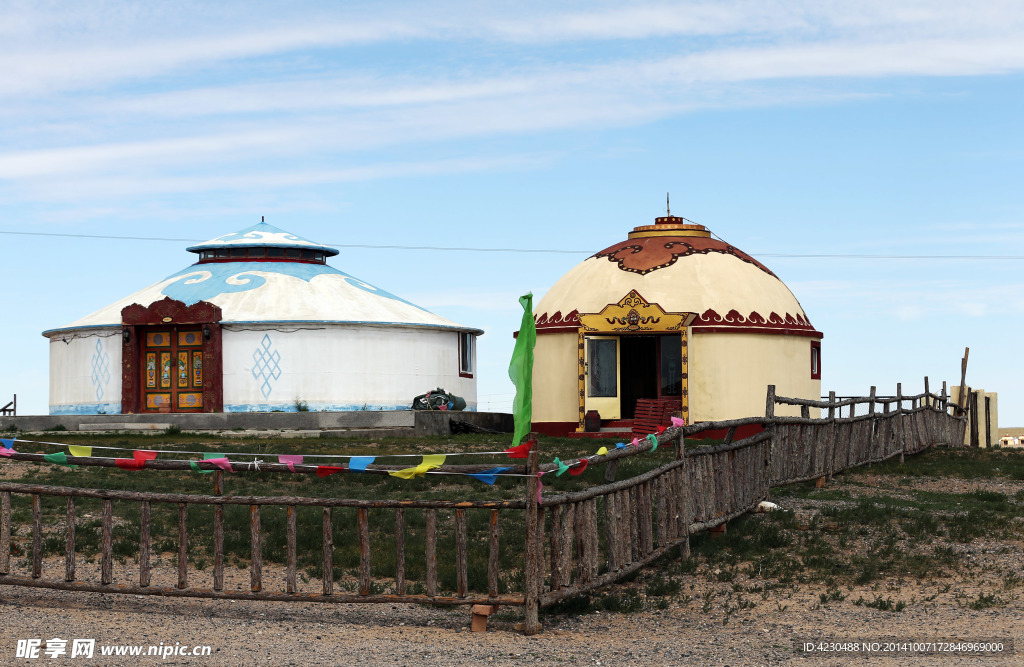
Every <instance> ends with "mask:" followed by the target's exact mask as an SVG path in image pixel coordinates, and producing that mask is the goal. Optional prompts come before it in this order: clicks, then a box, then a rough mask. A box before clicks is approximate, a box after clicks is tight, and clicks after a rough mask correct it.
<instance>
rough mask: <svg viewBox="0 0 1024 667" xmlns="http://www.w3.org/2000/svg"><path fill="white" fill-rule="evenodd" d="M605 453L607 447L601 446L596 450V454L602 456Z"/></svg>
mask: <svg viewBox="0 0 1024 667" xmlns="http://www.w3.org/2000/svg"><path fill="white" fill-rule="evenodd" d="M607 453H608V448H607V447H602V448H601V449H599V450H597V455H598V456H604V455H605V454H607Z"/></svg>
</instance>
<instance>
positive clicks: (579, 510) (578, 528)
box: [573, 500, 590, 583]
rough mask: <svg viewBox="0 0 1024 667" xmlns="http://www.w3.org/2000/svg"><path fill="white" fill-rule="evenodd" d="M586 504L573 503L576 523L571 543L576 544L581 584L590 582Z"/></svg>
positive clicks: (583, 502)
mask: <svg viewBox="0 0 1024 667" xmlns="http://www.w3.org/2000/svg"><path fill="white" fill-rule="evenodd" d="M586 503H587V501H586V500H581V501H580V502H578V503H574V505H575V506H576V511H575V515H576V521H575V523H574V525H573V542H574V543H575V544H576V555H577V557H578V560H579V569H578V573H579V577H578V580H579V581H581V582H583V583H587V582H588V581H590V536H589V535H588V534H587V531H588V530H589V528H588V527H587V505H586Z"/></svg>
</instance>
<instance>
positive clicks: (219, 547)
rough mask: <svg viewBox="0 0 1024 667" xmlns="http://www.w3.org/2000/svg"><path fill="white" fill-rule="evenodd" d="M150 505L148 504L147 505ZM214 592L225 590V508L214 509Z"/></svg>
mask: <svg viewBox="0 0 1024 667" xmlns="http://www.w3.org/2000/svg"><path fill="white" fill-rule="evenodd" d="M147 504H148V503H147ZM213 590H215V591H222V590H224V506H223V505H217V506H215V507H214V508H213Z"/></svg>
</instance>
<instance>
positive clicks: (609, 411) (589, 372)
mask: <svg viewBox="0 0 1024 667" xmlns="http://www.w3.org/2000/svg"><path fill="white" fill-rule="evenodd" d="M586 346H587V349H586V360H587V366H586V385H587V392H586V399H585V408H586V410H587V411H590V410H597V412H598V413H599V414H600V415H601V419H620V418H621V416H620V415H621V412H620V407H619V405H620V402H619V386H620V383H619V337H618V336H587V338H586Z"/></svg>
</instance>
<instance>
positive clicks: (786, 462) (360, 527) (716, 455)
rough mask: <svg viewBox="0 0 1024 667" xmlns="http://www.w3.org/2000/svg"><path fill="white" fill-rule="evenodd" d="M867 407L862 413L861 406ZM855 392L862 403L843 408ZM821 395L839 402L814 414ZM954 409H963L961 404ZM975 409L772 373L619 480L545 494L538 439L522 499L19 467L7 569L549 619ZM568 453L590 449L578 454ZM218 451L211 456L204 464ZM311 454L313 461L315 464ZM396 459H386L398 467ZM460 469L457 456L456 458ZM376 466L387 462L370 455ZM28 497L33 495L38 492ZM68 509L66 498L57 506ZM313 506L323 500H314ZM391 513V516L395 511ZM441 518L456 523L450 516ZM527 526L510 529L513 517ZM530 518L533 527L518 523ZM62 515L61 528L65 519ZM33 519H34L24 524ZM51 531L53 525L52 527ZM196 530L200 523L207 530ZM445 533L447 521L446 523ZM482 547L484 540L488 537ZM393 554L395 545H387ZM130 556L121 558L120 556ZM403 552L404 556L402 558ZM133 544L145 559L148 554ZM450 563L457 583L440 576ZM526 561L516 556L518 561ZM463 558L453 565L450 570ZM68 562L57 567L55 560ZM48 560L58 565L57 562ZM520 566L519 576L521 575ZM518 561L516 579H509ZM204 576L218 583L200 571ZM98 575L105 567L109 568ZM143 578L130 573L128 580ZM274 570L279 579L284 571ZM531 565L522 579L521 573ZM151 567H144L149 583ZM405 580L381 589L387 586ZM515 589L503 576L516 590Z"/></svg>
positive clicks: (137, 591)
mask: <svg viewBox="0 0 1024 667" xmlns="http://www.w3.org/2000/svg"><path fill="white" fill-rule="evenodd" d="M780 404H782V405H799V406H801V410H802V412H803V416H802V417H776V416H775V406H776V405H780ZM861 405H863V406H864V409H863V412H864V414H856V412H857V411H858V406H861ZM844 407H845V408H848V409H849V414H850V415H851V416H849V417H839V416H837V415H838V414H839V410H840V409H842V408H844ZM812 408H817V409H820V410H822V411H825V413H826V414H827V416H822V417H819V418H811V417H810V410H811V409H812ZM951 410H952V411H954V412H955V413H956V414H951ZM965 423H966V419H965V417H963V416H962V415H961V414H959V409H958V408H956V406H953V405H951V404H950V402H949V401H948V399H947V397H946V395H945V387H943V392H942V395H940V396H936V395H933V394H930V393H928V392H927V382H926V391H925V393H923V394H918V395H915V396H903V395H902V391H901V390H900V389H898V390H897V396H896V397H876V396H875V391H874V388H872V391H871V395H870V396H868V397H865V398H855V399H844V400H842V401H839V400H835V398H834V394H832V395H831V396H830V400H828V401H812V400H806V399H794V398H785V397H776V396H775V390H774V387H769V388H768V396H767V402H766V414H765V416H764V417H752V418H746V419H734V420H728V421H720V422H706V423H701V424H693V425H688V426H683V427H677V428H669V429H667V430H666V431H665V432H663V433H661V434H659V435H657V436H656V440H657V446H660V445H671V446H672V447H673V451H674V457H673V459H674V460H672V461H671V462H670V463H667V464H665V465H662V466H660V467H658V468H656V469H654V470H650V471H648V472H646V473H643V474H640V475H637V476H635V477H632V478H630V479H625V480H621V481H612V482H609V483H607V484H603V485H600V486H594V487H590V488H587V489H585V490H582V491H578V492H573V493H561V494H554V495H547V496H542V495H541V494H539V493H538V489H539V484H540V479H541V477H540V475H538V473H545V472H549V471H551V470H553V469H554V467H555V466H554V464H546V465H543V466H542V465H540V463H539V454H538V451H537V448H534V450H533V451H531V452H530V454H529V457H528V459H527V463H526V465H525V466H522V467H517V468H516V472H519V471H522V472H523V473H526V474H527V475H528V476H527V478H526V479H527V482H526V485H525V486H526V489H525V494H524V497H523V498H521V499H516V500H465V501H460V500H384V499H381V500H353V499H343V498H305V497H281V496H230V495H227V496H225V495H219V493H220V481H221V476H222V473H221V472H220V471H219V470H218V471H217V472H216V474H215V480H216V481H215V494H214V495H198V494H173V493H146V492H134V491H114V490H102V489H81V488H70V487H60V486H45V485H37V484H24V483H16V482H0V584H8V585H16V586H29V587H39V588H52V589H62V590H78V591H93V592H105V593H130V594H134V595H161V596H169V597H196V598H210V599H242V600H274V601H309V602H333V603H352V602H362V603H380V602H390V603H397V602H413V603H423V604H434V605H465V604H487V605H513V606H524V607H525V611H526V622H525V625H524V630H525V632H526V633H528V634H532V633H534V632H537V631H538V630H539V624H538V620H537V618H538V609H539V608H540V607H543V606H547V605H551V604H554V603H556V602H558V601H560V600H564V599H566V598H569V597H572V596H575V595H580V594H585V593H589V592H592V591H594V590H596V589H598V588H601V587H602V586H606V585H608V584H611V583H613V582H616V581H619V580H621V579H623V578H625V577H627V576H629V575H631V574H632V573H634V572H635V571H636V570H638V569H640V568H642V567H644V566H645V565H648V564H649V563H651V562H652V561H654V560H656V559H657V558H659V557H660V556H662V555H664V554H665V553H666V552H668V551H669V550H670V549H673V548H674V547H677V546H678V547H681V548H682V550H683V553H688V552H689V546H688V545H689V542H688V540H689V536H690V535H692V534H694V533H696V532H699V531H702V530H706V529H709V528H714V527H716V526H720V525H722V524H724V523H725V522H727V521H729V520H730V519H732V518H735V517H737V516H739V515H741V514H744V513H746V512H749V511H751V510H752V509H753V508H755V507H756V506H757V504H758V503H760V502H761V501H762V500H764V499H765V498H767V497H768V494H769V490H770V488H771V487H772V486H779V485H783V484H789V483H793V482H797V481H802V480H810V479H818V478H823V477H827V476H829V475H833V474H836V473H838V472H841V471H842V470H846V469H849V468H852V467H855V466H860V465H866V464H869V463H873V462H878V461H883V460H886V459H889V458H893V457H895V456H901V457H902V456H904V455H905V454H912V453H916V452H919V451H922V450H924V449H927V448H929V447H933V446H959V445H960V444H961V443H962V442H963V434H964V428H965ZM752 425H760V426H761V427H762V429H763V430H762V432H760V433H757V434H756V435H753V436H750V437H747V438H744V439H742V440H740V441H737V442H733V441H732V440H733V436H734V434H735V433H736V432H737V429H738V428H740V427H746V426H752ZM709 430H726V431H727V435H726V437H725V439H724V442H723V444H721V445H718V446H715V447H704V448H698V449H690V450H687V449H686V447H685V446H684V445H685V440H686V438H688V437H693V436H695V435H696V434H698V433H701V432H703V431H709ZM655 446H656V445H655V444H654V443H652V442H651V441H650V440H646V439H645V440H641V441H639V445H638V446H636V447H633V446H630V447H626V448H621V449H613V450H611V451H610V452H608V453H607V454H604V455H601V456H593V457H587V458H588V465H599V464H602V463H609V464H611V465H612V466H614V464H615V462H616V461H618V460H619V459H621V458H623V457H627V456H635V455H637V454H642V453H644V452H647V451H649V450H651V449H652V448H654V447H655ZM10 458H14V459H19V460H30V461H35V460H42V455H37V454H13V455H12V456H11V457H10ZM67 460H68V462H69V463H78V464H81V465H97V466H112V465H114V463H113V461H114V459H105V458H101V457H68V459H67ZM567 463H569V464H570V465H572V464H575V463H576V462H573V461H570V462H567ZM145 465H146V467H147V468H150V467H151V468H154V469H168V470H179V469H186V468H188V466H189V463H188V462H187V461H186V462H182V461H147V462H146V464H145ZM210 465H212V464H208V463H206V462H200V466H202V467H204V468H205V467H206V466H210ZM250 466H251V464H247V463H233V469H236V470H238V471H243V470H246V469H251V467H250ZM306 468H310V470H306ZM391 468H392V467H389V466H379V467H377V468H376V470H377V472H378V474H387V473H386V471H387V470H388V469H391ZM259 469H260V470H262V471H268V472H281V473H285V472H288V473H290V472H291V471H290V470H288V467H287V466H285V465H282V464H264V463H261V464H260V466H259ZM441 469H442V470H448V471H451V472H477V471H479V470H480V469H481V466H442V468H441ZM456 469H458V470H456ZM314 470H315V466H301V465H296V466H295V472H313V471H314ZM371 472H373V470H371ZM15 498H20V499H21V500H20V501H19V502H20V503H21V505H20V506H22V507H24V508H25V509H26V510H27V513H26V514H27V516H28V522H27V523H28V526H27V527H29V531H30V532H31V547H30V549H29V550H28V551H30V553H26V554H24V556H25V557H24V560H21V561H18V562H12V557H11V556H12V539H11V537H12V529H13V528H14V524H15V517H16V513H15V510H14V509H12V507H13V505H14V504H15V503H14V502H13V501H14V499H15ZM59 498H64V499H65V502H64V506H63V516H62V517H56V516H50V517H48V519H49V521H48V522H44V511H43V504H44V502H43V501H44V499H47V501H46V502H47V504H48V506H49V510H50V511H51V514H52V512H53V510H54V508H56V507H59V503H55V502H54V500H53V499H59ZM26 501H27V502H26ZM96 501H99V503H100V517H101V518H100V525H99V532H100V539H99V542H100V547H99V568H98V569H99V572H98V577H97V576H89V577H85V578H84V579H83V578H81V572H80V569H79V567H78V560H79V559H78V554H79V551H80V549H79V546H78V543H77V537H78V536H77V535H76V525H77V523H76V519H77V517H78V512H79V504H80V503H85V502H88V503H94V504H95V503H96ZM115 503H117V504H119V505H130V506H133V507H136V508H137V509H138V515H139V517H140V521H139V535H138V540H139V548H138V559H137V572H136V574H131V576H130V577H129V574H130V573H128V572H120V573H119V575H120V576H119V577H118V579H119V581H118V582H116V583H115V581H114V579H115V577H114V566H115V560H116V559H115V558H114V515H115V513H114V504H115ZM154 506H157V507H162V508H164V511H165V512H166V511H170V512H171V513H172V514H173V513H174V512H176V515H177V522H176V531H177V534H176V551H175V552H174V553H173V564H174V568H172V570H171V571H170V572H169V573H168V572H166V571H165V572H164V573H163V575H164V578H165V580H167V582H168V583H165V584H164V585H156V584H154V583H153V570H154V564H153V550H154V546H153V535H152V529H151V526H152V521H153V511H154ZM231 506H242V507H247V508H248V516H249V530H248V536H249V548H250V558H249V578H248V579H249V581H248V586H245V585H239V584H235V585H234V586H232V585H230V584H229V583H228V582H226V580H225V560H226V555H225V546H224V544H225V542H224V540H225V515H224V511H225V508H227V507H231ZM190 508H208V509H212V517H213V520H212V524H213V525H212V526H208V525H201V526H198V528H197V527H196V526H194V525H193V526H192V530H193V531H194V530H197V529H199V530H203V531H211V532H212V559H213V568H212V572H206V571H203V572H201V573H200V572H199V571H197V568H196V567H195V564H194V563H191V564H190V555H191V551H190V544H189V509H190ZM300 508H319V511H320V513H321V515H322V531H323V532H322V554H320V570H321V572H322V573H323V576H321V577H319V581H316V580H311V579H308V578H306V577H299V576H298V562H299V559H298V549H297V534H298V527H297V513H298V512H299V510H300ZM339 509H340V510H343V511H344V512H346V513H347V514H346V516H348V515H349V514H352V510H354V519H346V520H342V519H341V518H340V516H339V515H338V514H337V513H336V512H335V510H339ZM371 510H373V511H375V512H377V514H375V515H374V516H375V517H376V519H375V521H381V520H383V521H385V522H386V523H387V526H386V528H387V530H388V531H391V530H393V535H394V541H393V544H394V547H393V548H394V554H393V556H394V563H395V566H394V573H393V576H391V577H389V578H388V580H387V581H382V579H381V578H380V577H379V576H378V577H374V576H373V571H372V568H371V564H372V562H373V559H374V558H375V557H377V558H380V557H382V554H381V553H380V552H379V549H378V550H377V551H373V550H372V549H371V545H372V539H371V529H370V521H371V518H370V511H371ZM57 511H58V512H59V510H57ZM303 511H310V510H309V509H305V510H303ZM382 513H383V516H390V517H391V518H385V519H381V516H382ZM408 513H422V530H423V535H422V537H423V540H422V541H423V545H424V547H423V551H422V552H418V553H410V552H409V551H408V549H407V548H406V538H407V535H408V534H409V530H410V527H409V525H410V524H409V521H408V519H409V514H408ZM468 513H486V514H485V515H484V516H485V519H486V520H482V521H478V522H476V525H477V526H484V527H485V528H483V529H481V530H483V531H484V532H480V530H476V531H475V532H474V533H473V534H470V532H469V528H468V524H467V514H468ZM275 514H276V516H277V517H280V516H281V515H282V514H283V516H284V521H285V524H286V530H285V534H284V540H285V545H284V553H285V554H286V557H285V567H284V572H283V573H276V574H275V575H274V576H272V577H270V578H268V576H267V574H268V573H267V572H266V568H265V566H264V562H263V555H264V552H265V550H266V549H267V548H268V545H267V539H268V534H267V533H266V532H265V531H264V528H263V525H264V522H265V520H267V519H268V518H273V517H274V516H275ZM439 521H440V522H442V527H443V528H444V530H440V529H439ZM343 523H344V524H346V525H344V526H343V529H344V530H343V533H342V534H343V535H344V536H345V539H350V540H352V541H354V542H355V543H357V544H358V550H359V558H358V567H357V568H356V572H357V574H356V575H353V576H354V579H355V581H354V582H352V584H353V585H352V589H353V590H335V583H336V581H335V579H336V577H335V572H336V568H335V561H334V558H335V555H336V550H337V548H338V546H339V545H337V544H336V542H335V538H336V536H337V535H338V534H339V533H338V530H339V526H340V524H343ZM417 524H419V521H417ZM513 524H514V526H515V530H514V531H512V532H514V534H516V535H522V537H521V538H517V539H512V540H504V541H503V540H502V539H501V537H500V535H501V532H502V530H501V529H502V526H506V527H507V526H510V525H513ZM520 526H522V528H521V529H520ZM55 527H56V528H55ZM19 528H20V525H19ZM54 530H57V531H58V532H63V540H64V558H63V567H59V566H55V565H54V564H53V563H52V562H49V563H47V562H44V558H43V541H44V536H52V534H53V533H54ZM48 534H49V535H48ZM194 534H195V533H194V532H193V535H194ZM442 534H443V537H442ZM439 537H442V539H445V540H451V541H453V542H454V554H455V556H454V559H453V562H443V563H440V564H439V562H438V556H437V554H438V539H439ZM470 550H486V559H479V560H485V562H486V563H487V566H486V577H481V576H476V577H472V578H471V577H470V576H469V572H468V563H469V562H470V558H469V555H468V554H469V552H470ZM476 553H477V555H478V556H479V555H480V552H476ZM503 556H504V557H505V561H506V562H508V560H509V558H510V557H511V559H512V560H513V562H515V563H517V564H518V565H517V567H518V570H519V571H512V572H509V571H505V572H502V571H501V567H500V563H501V561H502V557H503ZM389 558H390V557H389ZM411 558H415V559H422V560H421V561H420V562H421V563H422V565H423V568H422V571H423V573H424V574H423V578H422V581H417V582H415V586H416V590H417V591H421V592H415V593H414V592H412V591H411V590H410V589H411V588H412V586H411V585H410V582H409V581H408V580H407V576H406V574H407V567H406V566H407V563H409V562H410V560H409V559H411ZM122 560H123V559H122ZM388 562H389V563H390V562H391V561H390V560H388ZM134 564H135V563H134V559H132V565H134ZM440 568H444V569H445V573H446V574H448V575H451V574H454V576H448V577H447V579H448V580H449V581H453V582H454V585H451V586H449V587H448V588H445V587H444V586H441V585H440V583H439V569H440ZM513 569H515V568H513ZM452 570H454V572H452ZM54 574H56V575H57V576H54ZM46 575H50V576H46ZM520 575H521V576H520ZM502 577H504V580H502ZM200 578H204V579H206V582H204V583H205V585H197V584H198V583H199V582H198V580H199V579H200ZM97 579H98V580H97ZM129 579H130V581H131V583H128V580H129ZM275 579H276V580H277V581H276V584H275V581H274V580H275ZM512 581H515V582H518V581H521V582H522V583H521V585H520V584H517V586H520V588H519V589H517V590H514V591H510V588H512V585H511V584H510V583H509V582H512ZM136 582H137V583H136ZM385 589H387V590H390V591H392V592H389V593H383V592H381V591H382V590H385ZM503 589H504V592H503Z"/></svg>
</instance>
